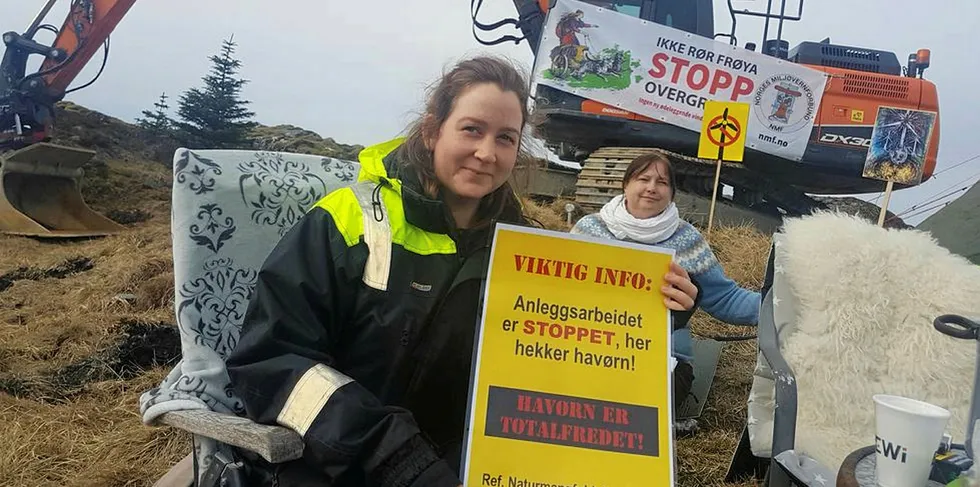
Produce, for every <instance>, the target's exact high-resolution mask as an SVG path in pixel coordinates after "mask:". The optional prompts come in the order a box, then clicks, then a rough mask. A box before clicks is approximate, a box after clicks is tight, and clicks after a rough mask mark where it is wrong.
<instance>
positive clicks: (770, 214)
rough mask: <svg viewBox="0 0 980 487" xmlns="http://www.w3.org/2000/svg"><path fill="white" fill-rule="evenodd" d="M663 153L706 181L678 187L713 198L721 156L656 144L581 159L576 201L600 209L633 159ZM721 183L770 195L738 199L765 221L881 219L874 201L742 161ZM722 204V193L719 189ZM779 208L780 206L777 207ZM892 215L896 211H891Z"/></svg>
mask: <svg viewBox="0 0 980 487" xmlns="http://www.w3.org/2000/svg"><path fill="white" fill-rule="evenodd" d="M655 152H659V153H661V154H663V155H665V156H667V158H668V159H670V161H671V162H672V163H673V164H674V168H675V171H676V173H677V177H678V179H681V178H690V179H692V180H695V181H707V183H706V184H703V185H702V186H701V187H700V188H698V189H699V190H700V191H692V190H691V188H690V187H686V185H685V184H682V183H680V182H679V183H678V186H679V187H678V188H677V190H678V192H683V193H689V194H692V195H693V196H695V197H702V198H703V197H705V196H706V197H707V198H708V200H709V201H710V198H711V184H712V182H713V181H714V177H715V165H716V164H717V162H716V161H712V160H706V159H699V158H696V157H691V156H687V155H684V154H679V153H676V152H672V151H668V150H664V149H660V148H655V147H602V148H600V149H597V150H596V151H594V152H592V153H591V154H590V155H589V156H588V158H586V159H585V161H583V163H582V170H581V171H580V172H579V175H578V179H577V181H576V185H575V202H576V204H578V205H579V206H580V207H581V208H582V210H583V211H585V212H586V213H594V212H597V211H599V209H600V208H601V207H602V205H604V204H606V203H607V202H608V201H609V200H611V199H612V198H614V197H616V196H617V195H619V194H621V193H622V192H623V191H622V180H623V176H624V175H625V174H626V168H627V167H628V166H629V164H630V162H631V161H632V160H633V159H635V158H636V157H638V156H641V155H644V154H650V153H655ZM720 183H724V184H727V185H729V186H732V187H734V188H741V189H745V190H747V191H749V192H752V193H756V194H762V195H765V200H766V201H765V203H766V204H764V205H760V206H761V207H759V208H756V207H751V206H749V207H747V206H745V205H741V204H738V203H734V206H735V207H738V208H739V209H740V210H742V211H744V212H748V213H749V214H755V215H757V217H758V219H760V220H767V221H768V220H772V219H781V218H782V217H783V216H790V217H793V216H800V215H806V214H810V213H812V212H813V211H815V210H835V209H836V210H841V211H844V212H846V213H850V214H857V215H860V216H862V217H865V218H868V217H869V216H870V215H871V214H874V216H873V219H874V220H877V213H876V212H877V211H878V207H877V206H875V205H874V204H871V203H868V202H865V201H863V200H860V199H857V198H851V197H841V198H829V197H819V196H817V197H813V196H809V195H807V194H805V193H802V192H800V191H796V190H794V189H792V188H789V187H784V186H777V185H775V184H773V183H769V182H766V181H765V180H761V179H760V178H759V177H758V175H757V174H754V173H751V172H750V171H749V170H748V169H746V168H745V166H743V165H742V164H740V163H734V162H724V163H723V165H722V170H721V176H720ZM718 201H719V203H721V202H722V198H721V196H720V193H719V197H718ZM777 208H778V209H777ZM889 216H890V217H892V215H889ZM889 223H890V224H889V225H887V226H899V227H902V226H907V225H905V223H904V222H902V221H901V219H896V218H890V219H889Z"/></svg>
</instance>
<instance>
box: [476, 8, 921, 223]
mask: <svg viewBox="0 0 980 487" xmlns="http://www.w3.org/2000/svg"><path fill="white" fill-rule="evenodd" d="M582 1H584V2H585V3H586V4H591V5H590V6H595V7H600V8H602V9H605V10H607V11H615V12H618V13H619V14H623V15H628V16H632V17H638V18H641V19H643V20H645V21H647V22H654V23H657V24H660V25H665V26H669V27H672V28H674V29H678V30H680V31H683V34H684V35H687V34H693V35H695V36H701V37H703V38H707V39H716V38H728V40H729V42H728V43H727V44H730V45H731V46H736V47H737V46H738V45H739V43H738V39H737V38H736V35H735V25H736V21H737V18H738V16H748V17H755V18H759V19H764V21H765V32H764V33H763V36H762V43H761V53H762V54H765V55H769V56H773V57H775V58H778V59H781V60H783V62H792V63H797V64H799V65H803V66H806V67H808V68H811V69H814V70H818V71H822V72H824V73H826V74H827V75H828V76H827V86H826V89H825V90H824V92H823V94H822V99H821V101H820V104H819V105H818V106H817V107H816V110H815V119H814V124H813V128H812V130H811V133H810V134H809V138H808V140H807V145H806V148H805V151H804V152H803V156H802V157H801V158H800V160H790V159H787V158H784V157H779V156H777V155H773V154H770V153H766V152H762V151H760V150H756V149H753V148H749V147H746V150H745V155H744V160H743V161H742V162H741V163H727V162H726V163H725V164H724V165H723V168H722V170H721V176H720V179H721V182H722V183H724V184H725V185H727V186H730V187H732V189H733V191H732V193H733V194H732V201H731V204H733V205H736V206H738V207H740V208H745V209H750V211H751V212H754V213H760V212H761V213H763V214H766V215H770V216H773V217H777V218H778V217H781V216H785V215H789V216H796V215H801V214H808V213H810V212H812V211H813V210H815V209H825V208H833V207H835V205H838V204H839V203H840V202H843V201H847V202H848V203H850V204H854V203H855V201H857V202H860V204H865V205H867V204H866V203H864V202H861V201H860V200H857V199H856V198H838V197H822V196H819V195H848V194H860V193H870V192H878V191H882V190H883V188H884V187H885V182H884V181H882V180H879V179H872V178H868V177H863V176H862V174H864V172H863V170H864V166H865V160H866V158H867V155H868V150H869V148H870V147H871V146H872V130H873V128H874V125H875V120H876V115H877V113H878V108H879V107H882V106H885V107H894V108H898V109H911V110H922V111H927V112H933V113H935V114H936V115H935V122H934V125H933V129H932V133H931V136H930V137H929V139H928V145H927V147H928V149H927V151H926V153H925V158H924V159H925V162H924V164H923V166H924V167H923V168H922V178H921V180H918V181H913V182H909V183H895V184H894V188H895V189H896V190H897V189H902V188H907V187H910V186H915V185H917V184H920V183H921V182H925V181H927V180H928V179H929V178H930V177H931V176H932V173H933V171H934V168H935V166H936V159H937V153H938V147H939V98H938V94H937V90H936V86H935V85H934V84H933V83H932V82H930V81H928V80H926V79H923V78H922V73H923V71H924V70H925V69H926V68H927V67H928V66H929V57H930V53H929V50H927V49H921V50H919V51H917V52H916V53H913V54H911V55H910V56H909V57H908V60H907V64H905V65H904V66H903V65H902V63H901V62H900V61H899V58H898V57H897V56H896V55H895V54H894V53H892V52H888V51H882V50H878V49H873V48H868V47H854V46H848V45H839V44H832V43H831V42H830V39H829V38H828V39H824V40H822V41H819V42H801V43H799V44H798V45H797V46H795V47H793V48H792V49H790V46H789V43H788V42H787V41H785V40H783V39H782V34H783V25H784V22H787V21H798V20H800V19H801V18H802V13H803V0H798V2H792V3H793V6H795V5H798V9H790V11H787V4H786V0H760V2H759V3H761V4H763V5H765V4H768V5H767V9H766V10H765V11H761V7H760V10H759V11H749V10H736V9H735V8H734V7H733V6H732V3H731V0H728V11H729V13H730V15H731V20H732V24H731V32H729V33H716V31H715V25H714V18H713V17H714V16H713V12H714V5H713V0H616V1H601V0H582ZM513 2H514V6H515V7H516V9H517V13H518V15H517V16H516V17H515V18H510V19H504V20H500V21H497V22H493V23H484V22H481V21H478V20H477V15H478V14H479V10H480V8H481V6H482V4H483V0H471V15H472V21H473V34H474V37H476V39H477V40H478V41H479V42H481V43H482V44H484V45H496V44H499V43H502V42H509V41H513V42H515V43H519V42H521V41H524V40H526V41H527V43H528V46H529V47H530V48H531V50H532V52H534V53H535V54H537V53H538V52H539V50H538V45H539V43H540V42H541V39H542V35H543V34H548V35H555V33H554V32H550V31H549V32H546V33H545V32H543V29H544V28H545V26H546V23H545V22H546V20H547V14H548V12H549V9H552V8H554V6H555V0H513ZM774 3H775V5H774ZM780 3H781V7H780ZM569 8H571V7H569ZM507 25H511V26H513V27H514V28H516V29H519V31H520V33H521V34H523V35H522V36H520V37H518V36H515V35H506V36H501V37H499V38H497V39H494V40H484V38H481V35H479V33H478V32H477V29H480V30H482V31H484V32H492V31H496V30H497V29H499V28H501V27H504V26H507ZM771 26H772V29H773V30H775V31H776V32H775V34H776V35H775V36H772V35H771V34H772V33H773V32H771V30H770V29H771ZM777 27H778V28H777ZM605 35H607V36H609V39H607V41H608V43H609V44H613V43H622V44H625V43H628V42H634V43H635V42H638V40H637V39H623V38H617V37H616V35H617V34H615V33H614V34H608V33H607V34H605ZM619 35H623V34H619ZM482 36H483V37H486V34H483V35H482ZM720 44H723V45H724V44H726V43H720ZM726 47H727V46H726ZM744 48H745V49H747V50H750V51H755V50H756V48H757V45H756V43H755V42H746V43H745V44H744ZM719 52H721V51H720V50H719ZM544 56H547V54H545V55H544ZM548 61H549V60H548V59H537V64H541V63H547V62H548ZM551 61H552V66H554V60H551ZM626 71H628V69H626ZM629 108H630V107H624V106H618V107H617V106H611V105H609V104H605V103H600V102H599V101H597V100H593V99H589V98H586V97H583V96H578V95H576V94H573V93H571V92H570V91H567V90H561V89H558V88H555V87H553V86H548V85H545V84H541V83H539V84H538V85H537V88H536V93H535V109H536V111H537V112H538V113H539V114H540V115H542V117H541V118H542V119H543V122H542V123H540V125H539V126H538V127H537V128H536V131H535V135H536V136H537V137H538V138H541V139H543V140H544V141H545V144H546V146H547V147H549V148H550V149H552V150H553V151H554V152H555V153H556V154H557V155H558V156H559V157H560V158H561V159H562V160H565V161H573V162H578V163H579V165H580V166H581V169H580V170H578V173H577V175H576V176H575V178H576V181H577V182H576V184H575V188H574V192H575V199H576V202H577V203H578V204H579V205H580V206H582V207H583V208H584V209H586V210H590V211H595V210H597V209H598V208H599V207H601V205H602V204H604V203H605V202H607V201H609V200H610V199H611V198H612V197H613V196H615V195H617V194H619V193H620V192H621V189H620V187H619V184H620V179H621V177H622V171H623V169H624V166H625V165H626V164H628V162H629V160H631V159H632V158H633V157H635V156H636V155H637V154H641V153H644V152H648V151H650V150H662V151H664V152H666V153H667V154H669V155H670V157H671V160H672V162H674V164H675V166H676V171H677V173H678V190H679V192H686V193H688V194H695V195H699V196H702V197H704V196H707V197H709V198H710V196H711V192H712V189H713V187H714V176H715V170H714V168H715V162H714V161H708V160H703V159H698V158H697V157H696V156H697V154H698V141H699V135H700V134H699V133H698V132H697V131H694V130H690V129H689V128H684V127H680V126H677V125H673V124H671V123H667V122H664V121H661V120H657V119H654V118H650V117H647V116H644V115H642V114H639V113H636V112H634V111H630V110H629ZM638 111H642V110H638ZM896 123H903V121H902V120H897V121H896ZM898 150H899V151H901V148H899V149H898ZM574 170H576V169H573V171H574ZM719 194H720V193H719ZM872 206H873V205H872ZM864 210H865V211H866V210H868V209H867V208H865V209H864ZM873 213H874V214H877V207H875V210H874V211H873Z"/></svg>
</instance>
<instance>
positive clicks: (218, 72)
mask: <svg viewBox="0 0 980 487" xmlns="http://www.w3.org/2000/svg"><path fill="white" fill-rule="evenodd" d="M233 39H234V36H232V37H231V38H229V39H228V40H225V41H223V44H222V47H221V54H219V55H212V56H210V57H209V59H210V60H211V63H212V64H211V70H210V72H209V73H208V74H207V75H206V76H204V77H203V78H202V80H203V81H204V87H203V88H191V89H189V90H187V91H186V92H184V93H183V94H182V95H181V97H180V101H179V106H178V108H177V114H178V116H179V117H180V121H178V122H176V124H175V125H176V126H177V128H178V130H179V131H180V132H181V134H180V136H181V138H182V139H184V142H185V143H187V144H189V145H200V146H206V147H213V148H221V149H231V148H245V147H247V146H248V145H249V144H250V139H249V132H250V131H251V129H252V128H253V127H255V125H256V123H255V122H253V121H252V120H251V118H252V117H253V116H254V115H255V113H253V112H251V111H249V110H248V109H247V108H246V106H247V105H248V104H249V103H251V102H250V101H248V100H244V99H242V97H241V90H242V87H243V86H245V84H247V83H248V80H245V79H241V78H238V77H237V73H238V70H239V69H240V68H241V65H242V63H241V61H239V60H238V59H235V58H234V57H233V56H232V55H233V54H234V52H235V47H236V44H235V42H234V40H233Z"/></svg>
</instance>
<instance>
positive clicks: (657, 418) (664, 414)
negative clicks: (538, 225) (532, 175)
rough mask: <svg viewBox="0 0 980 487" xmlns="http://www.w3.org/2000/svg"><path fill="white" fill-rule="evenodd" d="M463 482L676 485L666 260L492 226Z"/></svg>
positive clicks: (637, 247) (669, 254)
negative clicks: (665, 297)
mask: <svg viewBox="0 0 980 487" xmlns="http://www.w3.org/2000/svg"><path fill="white" fill-rule="evenodd" d="M490 255H491V257H490V264H489V271H488V272H489V273H488V276H487V282H486V291H485V293H486V294H485V296H484V309H483V316H482V319H481V322H480V329H479V331H478V333H477V336H476V339H475V356H474V364H473V371H472V380H471V384H472V389H471V392H470V397H469V401H470V404H469V413H468V418H467V433H466V440H465V443H464V448H465V451H464V454H463V466H462V469H461V470H462V475H461V478H462V480H463V485H465V486H467V487H478V486H500V487H506V486H535V485H563V486H572V485H578V486H607V487H614V486H615V487H646V486H650V485H658V486H659V485H662V486H672V485H675V472H674V445H673V427H672V420H671V417H672V416H673V413H672V411H671V409H672V407H673V406H672V405H673V402H672V389H671V387H670V384H671V381H670V375H669V374H670V373H671V368H672V367H671V361H670V358H671V345H670V330H671V329H672V327H671V322H670V313H669V310H668V308H667V307H666V305H665V304H664V300H663V299H662V296H661V294H660V289H661V287H662V286H663V284H664V276H665V275H666V274H667V272H668V269H669V266H670V262H671V260H672V259H673V257H674V251H673V250H670V249H661V248H658V247H654V246H648V245H641V244H635V243H629V242H621V241H618V240H598V239H594V238H590V237H584V236H580V235H572V234H568V233H564V232H553V231H548V230H540V229H535V228H525V227H518V226H512V225H504V224H501V225H498V227H497V228H496V230H495V233H494V240H493V247H492V250H491V254H490Z"/></svg>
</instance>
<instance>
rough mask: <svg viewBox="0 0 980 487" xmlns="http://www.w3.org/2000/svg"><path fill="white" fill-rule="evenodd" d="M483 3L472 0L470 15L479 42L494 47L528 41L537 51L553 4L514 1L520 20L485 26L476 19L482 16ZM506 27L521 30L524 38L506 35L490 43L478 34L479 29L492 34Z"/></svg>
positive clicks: (503, 21)
mask: <svg viewBox="0 0 980 487" xmlns="http://www.w3.org/2000/svg"><path fill="white" fill-rule="evenodd" d="M483 1H484V0H470V14H471V17H472V19H473V37H475V38H476V40H477V42H479V43H481V44H483V45H486V46H493V45H496V44H500V43H502V42H510V41H513V42H514V43H515V44H518V43H520V42H521V41H523V40H527V42H528V46H530V48H531V51H532V52H534V51H537V49H538V42H540V41H541V28H542V26H543V25H544V18H545V15H546V14H547V12H548V8H549V5H550V4H551V2H550V1H549V0H513V1H514V7H515V8H516V9H517V14H518V18H516V19H514V18H507V19H503V20H500V21H497V22H494V23H492V24H484V23H483V22H480V21H479V20H477V19H476V18H477V16H478V15H479V14H480V9H481V8H482V7H483ZM505 25H513V26H514V27H515V28H517V29H520V31H521V34H523V36H522V37H516V36H512V35H505V36H501V37H498V38H496V39H494V40H490V41H488V40H484V39H481V38H480V36H479V35H478V34H477V32H476V30H477V29H480V30H482V31H485V32H491V31H495V30H497V29H499V28H501V27H503V26H505Z"/></svg>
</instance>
